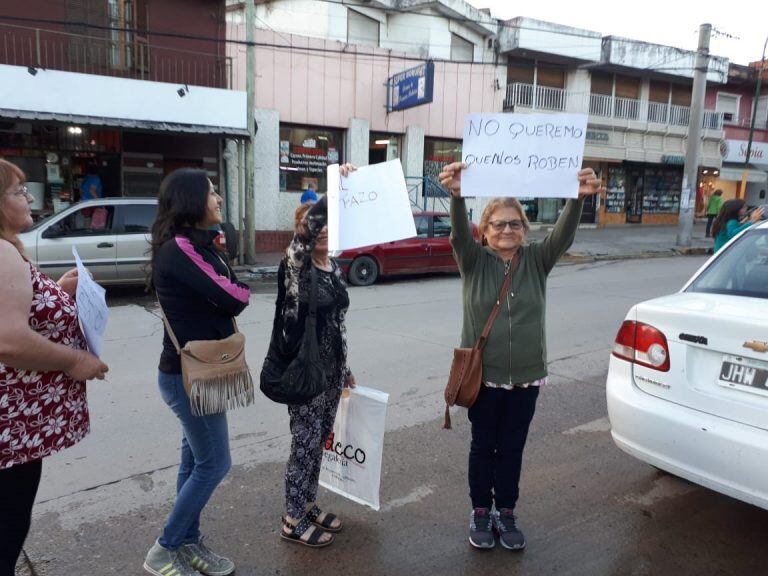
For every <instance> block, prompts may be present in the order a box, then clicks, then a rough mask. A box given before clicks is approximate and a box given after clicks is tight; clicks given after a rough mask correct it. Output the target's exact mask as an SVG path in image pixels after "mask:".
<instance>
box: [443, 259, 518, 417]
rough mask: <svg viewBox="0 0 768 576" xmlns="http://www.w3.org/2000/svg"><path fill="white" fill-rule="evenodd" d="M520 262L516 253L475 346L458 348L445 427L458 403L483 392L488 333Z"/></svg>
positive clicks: (470, 402) (465, 403) (467, 405)
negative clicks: (481, 389) (484, 352)
mask: <svg viewBox="0 0 768 576" xmlns="http://www.w3.org/2000/svg"><path fill="white" fill-rule="evenodd" d="M519 262H520V257H519V255H516V256H515V258H514V260H513V261H512V264H511V265H510V267H509V271H508V272H507V273H506V274H505V275H504V282H503V283H502V285H501V290H500V291H499V295H498V296H497V297H496V304H495V305H494V307H493V310H491V314H490V316H488V321H487V322H486V323H485V327H484V328H483V331H482V333H481V334H480V337H479V338H478V339H477V342H475V345H474V346H473V347H472V348H454V349H453V363H452V364H451V372H450V374H449V376H448V384H447V385H446V387H445V421H444V423H443V428H451V410H450V407H451V406H454V405H459V406H463V407H464V408H470V407H471V406H472V405H473V404H474V403H475V400H477V395H478V394H479V393H480V386H482V385H483V348H485V344H486V342H487V341H488V335H489V334H490V333H491V328H492V327H493V322H494V320H496V315H497V314H498V313H499V308H501V302H502V300H503V299H504V297H505V295H506V294H507V291H508V290H509V285H510V284H511V282H512V276H513V275H514V273H515V271H516V270H517V267H518V265H519Z"/></svg>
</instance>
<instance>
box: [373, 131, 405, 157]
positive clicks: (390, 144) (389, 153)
mask: <svg viewBox="0 0 768 576" xmlns="http://www.w3.org/2000/svg"><path fill="white" fill-rule="evenodd" d="M395 158H400V138H399V137H398V136H396V135H394V134H382V133H381V132H371V136H370V140H369V143H368V164H378V163H379V162H388V161H389V160H394V159H395Z"/></svg>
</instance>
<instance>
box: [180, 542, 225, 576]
mask: <svg viewBox="0 0 768 576" xmlns="http://www.w3.org/2000/svg"><path fill="white" fill-rule="evenodd" d="M179 555H181V556H183V557H184V558H185V559H186V561H187V562H188V563H189V565H190V566H192V567H193V568H195V569H196V570H197V571H198V572H200V573H201V574H204V575H205V576H227V575H228V574H232V572H234V571H235V563H234V562H232V560H230V559H229V558H225V557H224V556H220V555H218V554H216V552H214V551H213V550H211V549H210V548H208V546H206V545H205V544H204V543H203V539H202V538H200V542H198V543H197V544H184V545H183V546H182V547H181V548H179Z"/></svg>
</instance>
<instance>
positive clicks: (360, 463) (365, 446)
mask: <svg viewBox="0 0 768 576" xmlns="http://www.w3.org/2000/svg"><path fill="white" fill-rule="evenodd" d="M387 402H389V394H387V393H386V392H381V391H379V390H374V389H372V388H364V387H362V386H358V387H356V388H352V389H350V390H349V394H348V395H347V394H342V397H341V400H339V409H338V411H337V412H336V423H335V424H334V425H333V432H331V434H330V436H328V439H327V440H326V441H325V450H324V451H323V463H322V465H321V468H320V485H321V486H324V487H325V488H327V489H328V490H331V491H332V492H336V493H337V494H341V495H342V496H345V497H347V498H349V499H350V500H353V501H354V502H357V503H359V504H365V505H366V506H370V507H371V508H373V509H374V510H378V509H379V486H380V484H381V456H382V452H383V448H384V424H385V420H386V418H387Z"/></svg>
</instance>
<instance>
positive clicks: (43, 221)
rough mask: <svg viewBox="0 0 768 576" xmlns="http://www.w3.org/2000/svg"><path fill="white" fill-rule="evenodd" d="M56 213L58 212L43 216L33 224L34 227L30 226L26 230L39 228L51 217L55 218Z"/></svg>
mask: <svg viewBox="0 0 768 576" xmlns="http://www.w3.org/2000/svg"><path fill="white" fill-rule="evenodd" d="M56 215H57V214H48V216H46V217H45V218H41V219H40V220H38V221H37V222H35V223H34V224H32V227H31V228H28V229H27V230H26V231H27V232H29V231H31V230H37V229H38V228H40V226H42V225H43V224H45V223H46V222H48V221H49V220H50V219H51V218H53V217H54V216H56Z"/></svg>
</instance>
